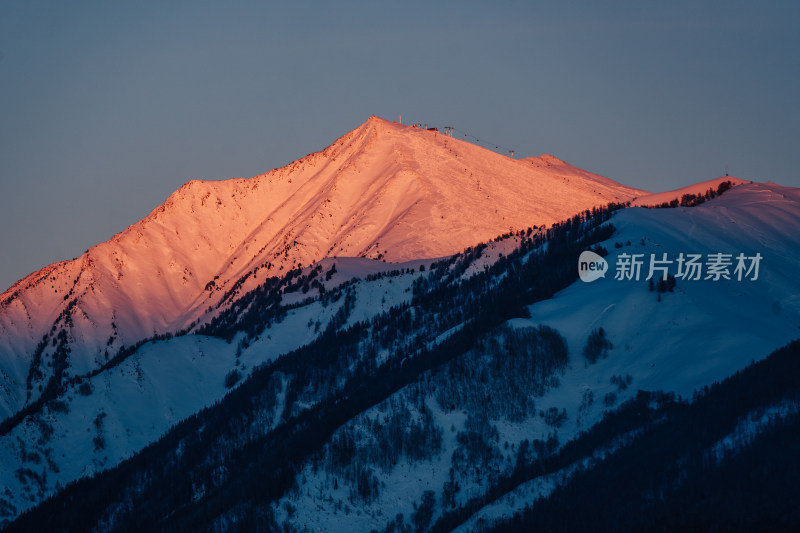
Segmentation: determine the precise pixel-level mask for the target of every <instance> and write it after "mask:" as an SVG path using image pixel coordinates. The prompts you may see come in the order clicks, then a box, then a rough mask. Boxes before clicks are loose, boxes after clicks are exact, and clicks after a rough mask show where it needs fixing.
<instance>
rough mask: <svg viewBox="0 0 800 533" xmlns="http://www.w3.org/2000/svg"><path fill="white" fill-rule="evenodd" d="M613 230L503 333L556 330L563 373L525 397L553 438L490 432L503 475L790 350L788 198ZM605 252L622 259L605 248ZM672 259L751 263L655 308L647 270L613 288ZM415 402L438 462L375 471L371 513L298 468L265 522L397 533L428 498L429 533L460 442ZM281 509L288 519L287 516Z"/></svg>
mask: <svg viewBox="0 0 800 533" xmlns="http://www.w3.org/2000/svg"><path fill="white" fill-rule="evenodd" d="M706 188H707V187H706ZM703 190H705V189H703ZM612 223H613V224H614V225H615V226H616V228H617V232H616V233H615V234H614V235H613V237H612V238H611V239H610V240H609V241H607V242H605V243H603V244H604V246H605V247H606V248H607V249H608V250H609V252H610V254H609V256H608V257H607V258H606V259H607V260H608V262H609V264H610V265H611V267H612V272H611V273H610V274H609V275H608V276H607V277H606V278H605V279H600V280H597V281H595V282H593V283H588V284H587V283H583V282H581V281H577V282H576V283H574V284H573V285H571V286H570V287H568V288H567V289H565V290H563V291H561V292H559V293H558V294H556V295H555V296H554V297H553V298H552V299H550V300H546V301H542V302H539V303H536V304H533V305H531V306H530V313H531V318H530V319H513V320H511V321H510V322H509V323H508V324H509V325H510V326H511V327H514V328H526V327H531V326H538V325H547V326H550V327H552V328H554V329H556V330H558V331H559V332H560V333H561V334H562V335H563V336H564V337H565V338H566V340H567V343H568V346H569V352H570V364H569V365H568V367H567V369H566V370H565V371H564V372H563V373H562V374H561V375H559V376H558V381H559V385H558V386H557V387H552V388H550V389H548V390H547V391H546V392H545V393H544V394H543V395H542V396H541V397H538V398H536V407H537V410H544V411H546V410H548V409H550V408H554V409H556V410H558V411H559V412H560V411H561V410H564V412H565V413H566V419H565V422H564V423H563V425H561V426H560V427H558V428H557V429H555V428H554V427H553V426H552V425H549V424H547V423H546V422H545V420H543V419H542V418H541V417H540V416H533V417H531V418H528V419H526V420H523V421H515V422H512V421H509V420H504V419H497V420H493V421H492V422H493V424H494V425H495V427H496V428H497V429H498V431H499V437H498V438H497V439H496V443H497V453H498V454H499V456H500V459H499V460H498V461H497V464H498V467H499V468H500V470H501V471H505V472H506V474H508V473H509V472H510V469H511V468H513V465H514V453H515V449H516V447H517V446H518V445H519V443H520V442H521V441H522V440H523V439H528V440H529V441H532V440H535V439H541V440H544V439H547V438H548V436H550V435H552V434H553V432H554V431H555V433H556V434H557V436H558V439H559V441H560V442H561V443H562V444H563V443H564V442H566V441H568V440H570V439H572V438H574V437H575V436H577V435H578V434H579V432H581V431H583V430H586V429H588V428H589V427H591V426H592V425H593V424H595V423H597V422H598V421H599V420H600V419H602V417H603V415H604V413H606V412H607V411H608V409H611V408H613V407H615V406H617V405H619V404H620V403H621V402H622V401H624V400H626V399H628V398H630V397H632V395H635V394H636V391H637V390H640V389H642V390H651V391H655V390H663V391H670V392H675V393H678V394H680V395H683V396H684V397H691V396H692V393H693V392H694V391H695V390H698V389H701V388H702V387H704V386H706V385H710V384H711V383H713V382H714V381H721V380H722V379H724V378H725V377H727V376H730V375H732V374H733V373H735V372H736V371H737V370H739V369H741V368H743V367H745V366H746V365H747V364H749V363H750V362H751V361H752V360H754V359H755V360H758V359H760V358H763V357H765V356H766V355H768V354H769V353H770V352H772V351H773V350H775V349H777V348H778V347H780V346H782V345H784V344H785V343H787V342H788V341H790V340H793V339H795V338H798V337H800V282H798V279H797V265H798V264H800V189H793V188H787V187H780V186H776V185H773V184H745V185H741V186H738V187H736V188H734V189H733V190H731V191H728V192H727V193H725V194H724V195H723V196H721V197H718V198H715V199H714V200H711V201H709V202H706V203H704V204H702V205H700V206H697V207H693V208H676V209H641V208H631V209H626V210H623V211H622V212H620V213H619V214H618V215H616V216H615V217H614V218H613V219H612ZM627 242H630V245H626V243H627ZM615 243H619V244H620V245H621V247H620V248H616V247H615ZM681 252H683V253H685V254H686V253H701V254H709V253H717V252H722V253H731V254H734V256H735V255H736V254H738V253H739V252H742V253H744V254H745V255H748V256H749V255H753V254H755V253H760V254H761V255H762V256H763V260H762V263H761V265H760V271H759V278H758V279H757V280H755V281H752V280H742V281H736V280H735V277H734V278H732V280H730V281H727V280H720V281H712V280H699V281H690V280H686V281H681V280H679V281H678V282H677V286H676V288H675V289H674V292H666V293H664V294H663V295H661V301H659V299H658V294H657V293H656V292H650V291H649V289H648V285H647V282H646V281H645V277H646V276H647V271H646V270H645V271H644V272H643V275H642V277H641V279H640V281H638V282H636V281H632V280H631V281H621V280H615V279H613V277H614V271H613V268H614V265H615V264H616V261H617V258H618V256H619V255H620V254H623V253H627V254H633V253H637V254H639V253H641V254H645V255H647V256H649V254H650V253H656V254H659V256H658V257H659V258H661V255H660V254H663V253H667V254H668V257H672V256H677V254H679V253H681ZM576 266H577V265H576ZM673 267H674V265H673ZM672 272H673V273H674V268H673V270H672ZM599 327H602V328H603V329H604V330H605V331H606V334H607V336H608V338H609V340H610V341H611V342H612V343H613V348H612V349H611V350H610V351H609V355H608V357H607V358H605V359H601V360H599V361H598V362H597V363H595V364H587V362H586V359H585V358H584V357H583V355H582V351H583V347H584V346H585V345H586V342H587V337H588V336H589V334H590V332H591V331H592V330H593V329H595V328H599ZM615 376H617V377H623V378H624V377H627V376H630V383H629V384H626V385H625V386H620V385H619V381H617V382H614V381H612V377H615ZM423 381H424V380H423ZM415 390H416V389H415V386H409V387H407V388H406V389H403V390H401V391H399V392H398V393H396V394H395V395H393V396H392V397H391V398H390V399H389V400H388V401H387V402H386V403H389V404H391V403H392V402H394V403H395V404H401V405H402V404H403V403H406V404H410V402H411V400H410V399H411V398H415V397H416V393H415V392H414V391H415ZM589 398H591V401H589ZM418 402H419V400H415V401H414V402H413V404H414V405H417V404H418ZM425 402H426V404H427V406H428V407H429V408H430V409H431V410H432V411H433V412H434V414H435V416H436V419H437V425H438V427H439V429H441V430H442V432H443V435H444V438H443V441H442V449H441V450H439V451H437V452H436V453H435V454H433V456H432V457H431V458H430V459H429V460H428V461H422V462H419V461H414V462H409V464H406V462H405V461H401V462H400V464H398V465H397V466H396V467H395V468H394V469H392V470H390V471H388V472H384V471H381V470H380V469H378V468H375V469H374V471H375V472H376V475H377V476H378V479H379V480H380V483H381V487H382V488H381V492H380V494H379V496H378V498H377V500H376V501H374V502H370V503H363V504H361V505H357V504H354V503H353V501H352V498H349V497H348V494H350V492H348V491H350V490H351V489H352V487H351V486H350V485H346V484H345V483H344V482H342V481H341V479H340V480H339V484H338V488H337V489H335V490H334V489H333V488H332V483H333V482H332V480H333V478H335V477H336V473H335V472H330V471H326V470H325V469H322V470H319V469H318V468H317V466H316V465H309V466H308V467H307V468H306V469H304V470H303V472H301V474H300V475H298V484H299V489H298V490H297V491H295V492H293V493H292V494H290V495H287V496H286V497H285V498H284V499H283V500H282V501H281V502H279V503H278V504H276V505H275V507H274V509H275V512H276V514H277V516H278V522H279V523H281V522H282V521H287V522H289V523H291V524H294V525H296V526H298V527H300V528H303V527H309V528H311V530H317V529H319V530H325V531H347V530H350V529H352V528H355V529H363V530H368V529H372V528H377V529H379V530H381V529H383V528H384V527H386V525H387V523H388V522H390V521H392V519H393V517H394V516H395V515H396V514H398V513H401V514H403V515H404V516H405V518H406V522H407V523H408V522H409V521H410V518H411V516H413V514H414V512H415V509H416V508H417V507H416V505H417V504H419V502H420V501H421V499H422V497H423V492H424V491H425V490H433V491H434V492H435V493H436V497H437V504H436V507H435V512H434V521H435V519H436V517H438V516H440V514H441V512H442V507H441V504H440V503H438V502H440V501H441V498H442V496H441V494H442V491H443V487H444V484H445V483H446V482H447V479H448V478H447V473H448V469H449V468H450V458H451V457H453V456H454V453H456V452H457V451H458V450H459V447H460V445H459V443H458V442H457V441H456V439H455V434H456V433H457V432H461V431H464V420H465V418H466V413H464V412H461V411H455V412H446V411H443V410H442V406H439V405H438V404H437V403H436V399H435V397H434V395H428V396H427V397H425ZM384 411H385V407H382V406H376V407H374V408H372V409H370V410H369V411H367V412H366V413H364V415H363V416H364V417H375V416H378V415H380V414H381V413H383V412H384ZM381 416H385V415H381ZM362 418H363V417H362ZM362 418H359V419H356V420H354V421H351V422H349V423H348V424H347V425H346V426H345V427H347V428H351V427H352V428H355V429H356V431H357V430H358V427H359V426H360V425H363V423H364V422H363V420H362ZM451 428H452V429H451ZM503 443H510V446H509V447H506V446H505V445H504V444H503ZM611 449H613V447H612V448H611ZM611 449H608V450H597V451H596V452H595V455H596V456H604V455H605V454H606V453H608V452H609V451H610V450H611ZM593 460H594V459H592V458H591V457H587V458H586V459H585V460H583V461H582V462H581V463H580V465H578V464H576V465H574V466H573V467H570V468H569V469H566V470H565V471H561V472H558V473H556V474H553V475H548V476H543V477H542V478H538V479H534V480H532V481H530V482H528V483H526V484H524V485H522V486H520V487H519V488H517V489H515V490H514V491H512V492H510V493H509V494H508V495H506V496H503V497H502V498H500V499H499V500H497V501H494V502H490V503H489V504H488V505H487V506H486V507H485V508H483V509H481V510H478V511H477V512H475V514H474V515H473V516H472V517H471V518H470V519H469V520H468V521H467V522H466V523H465V524H463V527H461V528H460V529H459V531H481V530H483V529H482V528H483V527H484V526H485V525H486V524H489V523H491V522H492V521H493V520H496V519H498V518H502V517H507V516H510V515H511V514H513V512H515V511H518V510H520V509H523V508H524V507H525V506H526V505H530V504H532V503H533V501H534V500H535V499H536V497H538V496H541V495H543V494H547V493H549V492H550V491H551V490H552V488H553V487H554V486H556V484H558V483H562V482H563V481H564V480H565V479H566V478H567V475H568V474H569V472H572V471H574V469H575V468H578V467H581V468H585V467H587V466H588V465H591V463H592V461H593ZM504 469H505V470H504ZM486 475H487V474H486V473H485V472H484V473H483V476H484V477H485V476H486ZM478 477H480V476H478ZM457 481H458V482H459V483H460V487H461V491H460V493H459V495H458V496H457V501H458V502H460V503H465V502H466V501H467V500H468V499H469V497H473V496H476V495H478V494H480V483H478V478H469V477H466V478H457ZM286 509H291V510H292V513H291V515H290V514H289V513H288V512H287V511H286Z"/></svg>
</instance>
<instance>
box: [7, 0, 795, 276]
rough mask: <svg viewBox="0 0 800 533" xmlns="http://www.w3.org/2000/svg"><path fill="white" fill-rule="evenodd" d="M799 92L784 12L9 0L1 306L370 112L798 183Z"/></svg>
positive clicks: (663, 166)
mask: <svg viewBox="0 0 800 533" xmlns="http://www.w3.org/2000/svg"><path fill="white" fill-rule="evenodd" d="M601 4H604V5H601ZM605 4H613V6H614V7H609V5H605ZM798 86H800V2H792V1H759V2H740V1H735V0H731V1H725V2H703V1H692V2H683V1H673V2H664V1H660V2H652V1H648V0H638V1H630V2H628V1H618V2H613V3H608V2H594V1H584V2H579V1H568V0H567V1H563V0H562V1H558V2H548V1H542V2H473V1H469V0H467V1H460V2H416V1H405V2H374V1H372V2H350V1H346V0H342V1H339V2H310V1H297V2H264V1H261V2H256V1H230V2H204V1H191V2H182V1H171V2H151V1H139V2H116V1H76V2H61V1H47V2H46V1H37V0H25V1H17V0H2V1H0V228H2V231H0V253H2V256H1V257H2V260H0V290H3V289H4V288H6V287H9V286H10V285H11V284H13V283H14V282H15V281H16V280H18V279H20V278H22V277H23V276H25V275H27V274H29V273H30V272H32V271H35V270H37V269H39V268H41V267H43V266H45V265H47V264H50V263H53V262H55V261H59V260H64V259H71V258H74V257H77V256H79V255H80V254H82V253H83V252H84V251H85V250H86V249H88V248H89V247H91V246H93V245H94V244H97V243H99V242H102V241H105V240H107V239H109V238H110V237H111V236H112V235H114V234H115V233H118V232H120V231H122V230H123V229H125V228H126V227H127V226H129V225H130V224H133V223H135V222H136V221H138V220H140V219H141V218H143V217H144V216H146V215H147V214H148V213H149V212H150V211H151V210H152V209H154V208H155V207H157V206H158V205H160V204H161V203H162V202H163V201H164V200H165V199H166V198H167V197H168V196H169V195H170V194H171V193H172V192H173V191H174V190H176V189H177V188H179V187H180V186H181V185H182V184H183V183H185V182H186V181H188V180H191V179H225V178H233V177H251V176H254V175H257V174H261V173H264V172H266V171H269V170H271V169H273V168H276V167H280V166H283V165H285V164H287V163H290V162H291V161H293V160H295V159H298V158H300V157H303V156H304V155H306V154H308V153H311V152H315V151H318V150H320V149H322V148H324V147H326V146H327V145H329V144H330V143H332V142H333V141H334V140H335V139H336V138H338V137H339V136H341V135H343V134H344V133H346V132H347V131H349V130H351V129H353V128H355V127H357V126H358V125H360V124H361V123H363V122H364V121H365V120H366V119H367V118H368V117H369V116H370V115H373V114H374V115H378V116H381V117H384V118H386V119H390V120H397V119H398V118H399V116H400V115H402V117H403V122H404V123H411V122H420V123H425V124H429V125H431V126H445V125H448V126H454V127H455V128H457V130H458V131H461V132H467V133H469V134H470V135H473V136H475V137H478V138H482V139H489V140H490V141H491V142H492V143H496V144H498V145H500V146H503V147H506V148H509V149H513V150H514V151H515V156H516V157H526V156H531V155H541V154H542V153H550V154H553V155H556V156H557V157H559V158H561V159H564V160H565V161H567V162H569V163H572V164H574V165H576V166H579V167H582V168H585V169H587V170H590V171H592V172H596V173H599V174H602V175H604V176H607V177H609V178H612V179H614V180H617V181H619V182H621V183H624V184H626V185H630V186H633V187H638V188H643V189H647V190H651V191H664V190H669V189H674V188H678V187H681V186H685V185H688V184H691V183H694V182H697V181H702V180H706V179H711V178H714V177H719V176H721V175H724V174H725V170H726V165H727V168H728V170H729V172H730V174H731V175H735V176H737V177H741V178H746V179H752V180H755V181H773V182H776V183H780V184H783V185H790V186H795V187H798V186H800V173H799V172H798V171H797V169H798V166H800V149H798V141H800V103H798V94H800V93H798Z"/></svg>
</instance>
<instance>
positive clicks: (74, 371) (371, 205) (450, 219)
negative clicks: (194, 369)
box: [0, 117, 643, 418]
mask: <svg viewBox="0 0 800 533" xmlns="http://www.w3.org/2000/svg"><path fill="white" fill-rule="evenodd" d="M642 192H643V191H638V190H636V189H632V188H629V187H625V186H622V185H620V184H618V183H615V182H613V181H611V180H609V179H606V178H603V177H601V176H598V175H595V174H592V173H589V172H586V171H584V170H581V169H578V168H575V167H572V166H570V165H568V164H566V163H564V162H563V161H560V160H558V159H556V158H553V157H550V156H543V157H542V158H532V159H526V160H513V159H510V158H508V157H505V156H501V155H498V154H496V153H494V152H491V151H488V150H485V149H483V148H480V147H477V146H475V145H472V144H469V143H466V142H463V141H459V140H457V139H454V138H451V137H447V136H445V135H443V134H442V133H439V132H437V131H428V130H424V129H420V128H414V127H411V126H404V125H400V124H395V123H391V122H388V121H385V120H382V119H380V118H378V117H370V118H369V119H368V120H367V121H366V122H365V123H364V124H362V125H361V126H359V127H358V128H356V129H355V130H353V131H351V132H349V133H347V134H346V135H344V136H342V137H341V138H339V139H338V140H336V142H334V143H333V144H332V145H331V146H329V147H328V148H326V149H325V150H323V151H322V152H317V153H313V154H310V155H308V156H306V157H304V158H303V159H300V160H298V161H295V162H293V163H291V164H290V165H287V166H285V167H283V168H280V169H276V170H273V171H271V172H269V173H267V174H264V175H261V176H256V177H254V178H251V179H231V180H227V181H205V182H202V181H191V182H189V183H187V184H186V185H184V186H183V187H181V188H180V189H179V190H178V191H176V192H175V193H174V194H172V195H171V196H170V197H169V198H168V199H167V201H166V202H165V203H164V204H163V205H161V206H159V207H158V208H156V209H155V210H154V211H153V212H152V213H150V214H149V215H148V216H147V217H145V218H144V219H143V220H141V221H140V222H138V223H136V224H134V225H132V226H130V227H129V228H127V229H126V230H125V231H123V232H121V233H119V234H117V235H116V236H114V237H113V238H112V239H111V240H109V241H108V242H105V243H102V244H98V245H97V246H94V247H93V248H91V249H90V250H88V251H87V252H86V253H84V254H83V255H81V256H80V257H79V258H77V259H75V260H73V261H64V262H61V263H56V264H54V265H50V266H48V267H46V268H44V269H42V270H40V271H38V272H35V273H33V274H31V275H29V276H27V277H26V278H24V279H22V280H20V281H19V282H17V283H16V284H15V285H14V286H12V287H11V288H9V289H8V290H7V291H5V292H4V293H3V294H2V295H0V361H2V362H1V363H0V376H2V378H3V382H2V388H0V417H2V418H4V417H7V416H10V415H12V414H13V413H15V412H17V411H18V410H20V409H21V408H23V407H24V406H25V405H26V404H27V403H30V402H31V401H34V400H35V399H36V398H37V397H38V394H39V389H40V387H41V388H44V387H46V385H47V383H48V382H49V380H50V379H51V378H53V375H54V373H55V372H56V371H58V372H59V373H60V374H63V375H59V376H57V377H55V379H56V381H57V383H61V382H63V380H64V379H65V378H66V377H68V376H69V375H72V376H75V375H82V374H86V373H87V372H91V371H94V370H96V369H97V368H99V367H100V366H102V365H103V364H105V363H106V362H107V361H108V358H109V357H113V355H114V354H115V353H116V352H117V350H119V348H120V347H122V346H123V345H125V346H130V345H132V344H135V343H136V342H138V341H140V340H142V339H145V338H149V337H151V336H153V335H156V334H164V333H167V332H175V331H180V330H183V329H187V328H190V327H191V326H192V324H194V323H196V322H197V321H199V320H201V319H202V320H206V319H208V318H209V317H210V316H213V314H214V312H215V311H213V312H212V313H210V314H209V313H208V310H209V309H215V308H216V305H217V304H219V302H220V300H222V299H224V298H226V297H227V298H230V297H231V294H230V292H229V291H235V292H236V293H244V292H247V291H249V290H252V289H253V288H255V287H256V286H257V285H258V284H259V283H260V282H261V281H263V280H264V279H265V277H268V276H273V275H283V274H285V273H286V272H288V271H289V270H291V269H293V268H295V267H297V266H299V265H309V264H311V263H314V262H316V261H319V260H321V259H323V258H325V257H334V256H345V257H366V258H372V259H382V260H386V261H392V262H399V261H409V260H413V259H426V258H434V257H443V256H447V255H451V254H453V253H456V252H459V251H461V250H463V249H464V248H466V247H468V246H472V245H474V244H476V243H478V242H482V241H485V240H489V239H492V238H494V237H495V236H496V235H499V234H501V233H505V232H508V231H515V230H518V229H522V228H527V227H529V226H533V225H538V226H543V225H547V224H552V223H553V222H555V221H558V220H561V219H564V218H566V217H568V216H571V215H572V214H574V213H576V212H580V211H583V210H585V209H591V208H592V207H594V206H597V205H604V204H606V203H609V202H625V201H627V200H630V199H632V198H634V197H635V196H638V195H640V194H641V193H642ZM62 329H64V330H65V331H66V335H67V340H68V343H69V345H70V346H71V352H70V355H69V357H68V360H66V361H63V362H62V363H58V364H57V363H55V362H54V358H56V357H57V354H55V351H56V350H55V348H56V344H53V342H52V341H53V339H55V338H56V336H57V335H58V333H59V331H60V330H62ZM37 346H43V348H42V349H41V350H38V351H39V352H40V353H39V354H38V355H36V352H37Z"/></svg>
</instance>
